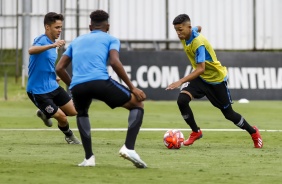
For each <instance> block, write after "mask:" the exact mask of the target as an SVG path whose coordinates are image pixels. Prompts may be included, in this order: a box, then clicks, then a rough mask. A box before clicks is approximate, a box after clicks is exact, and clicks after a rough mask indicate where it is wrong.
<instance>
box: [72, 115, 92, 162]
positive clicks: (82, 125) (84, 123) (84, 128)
mask: <svg viewBox="0 0 282 184" xmlns="http://www.w3.org/2000/svg"><path fill="white" fill-rule="evenodd" d="M76 119H77V127H78V130H79V134H80V137H81V141H82V145H83V148H84V151H85V158H86V159H89V158H90V157H91V156H92V155H93V152H92V140H91V127H90V121H89V118H88V117H76Z"/></svg>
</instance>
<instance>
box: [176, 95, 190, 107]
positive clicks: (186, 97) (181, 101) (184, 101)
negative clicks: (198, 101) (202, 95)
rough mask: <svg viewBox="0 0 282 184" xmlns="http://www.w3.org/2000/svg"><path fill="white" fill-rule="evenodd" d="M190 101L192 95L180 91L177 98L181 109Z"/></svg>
mask: <svg viewBox="0 0 282 184" xmlns="http://www.w3.org/2000/svg"><path fill="white" fill-rule="evenodd" d="M190 101H191V97H190V96H189V95H187V94H183V93H180V94H179V96H178V99H177V105H178V107H179V108H180V109H181V108H183V107H186V106H187V105H188V103H189V102H190Z"/></svg>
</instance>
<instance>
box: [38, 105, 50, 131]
mask: <svg viewBox="0 0 282 184" xmlns="http://www.w3.org/2000/svg"><path fill="white" fill-rule="evenodd" d="M36 115H37V116H38V117H39V118H40V119H42V121H43V122H44V124H45V125H46V126H47V127H51V126H52V125H53V123H52V121H51V119H47V117H46V116H45V114H44V113H43V112H42V111H41V110H40V109H38V110H37V111H36Z"/></svg>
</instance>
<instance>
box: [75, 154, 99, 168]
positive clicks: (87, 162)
mask: <svg viewBox="0 0 282 184" xmlns="http://www.w3.org/2000/svg"><path fill="white" fill-rule="evenodd" d="M78 166H79V167H94V166H95V156H94V155H92V156H91V157H90V158H89V159H86V158H85V159H84V160H83V162H81V163H80V164H78Z"/></svg>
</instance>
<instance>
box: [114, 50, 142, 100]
mask: <svg viewBox="0 0 282 184" xmlns="http://www.w3.org/2000/svg"><path fill="white" fill-rule="evenodd" d="M110 65H111V67H112V68H113V70H114V71H115V72H116V74H117V75H118V76H119V77H120V78H121V80H122V81H123V82H125V84H126V85H127V86H128V88H129V89H130V91H132V93H133V94H134V95H135V96H136V98H137V100H138V101H144V100H145V99H146V95H145V93H144V92H143V91H142V90H140V89H138V88H136V87H135V86H134V85H133V84H132V82H131V81H130V79H129V78H128V76H127V74H126V72H125V70H124V68H123V65H122V63H121V62H120V60H119V53H118V51H116V50H111V51H110Z"/></svg>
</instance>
